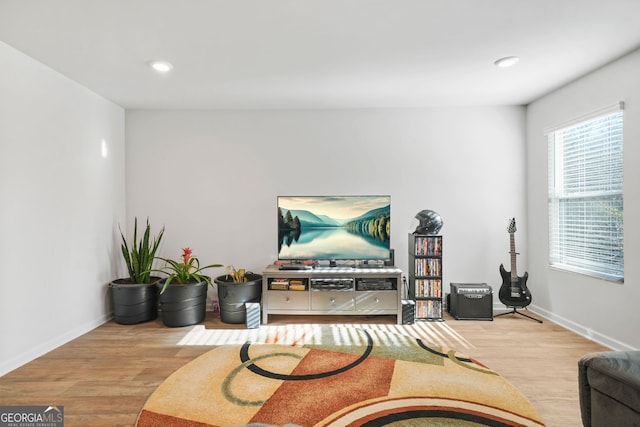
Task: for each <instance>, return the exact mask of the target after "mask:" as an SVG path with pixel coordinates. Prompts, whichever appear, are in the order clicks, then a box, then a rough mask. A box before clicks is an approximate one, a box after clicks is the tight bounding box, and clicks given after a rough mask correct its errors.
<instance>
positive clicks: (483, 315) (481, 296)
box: [449, 283, 493, 320]
mask: <svg viewBox="0 0 640 427" xmlns="http://www.w3.org/2000/svg"><path fill="white" fill-rule="evenodd" d="M450 286H451V294H450V296H449V298H450V301H449V302H450V304H451V306H450V307H449V312H450V313H451V315H452V316H453V317H454V318H455V319H457V320H493V289H491V286H489V285H487V284H486V283H451V284H450Z"/></svg>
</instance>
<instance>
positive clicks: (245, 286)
mask: <svg viewBox="0 0 640 427" xmlns="http://www.w3.org/2000/svg"><path fill="white" fill-rule="evenodd" d="M214 282H215V283H216V285H218V299H219V302H220V319H221V320H222V321H223V322H224V323H245V322H246V321H247V311H246V309H245V306H244V304H245V303H247V302H260V299H261V298H262V276H261V275H260V274H254V273H247V281H246V282H244V283H233V282H232V281H230V280H227V278H226V276H219V277H216V278H215V280H214Z"/></svg>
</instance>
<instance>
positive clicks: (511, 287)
mask: <svg viewBox="0 0 640 427" xmlns="http://www.w3.org/2000/svg"><path fill="white" fill-rule="evenodd" d="M507 231H508V232H509V239H510V245H511V247H510V250H509V254H510V255H511V271H507V270H505V269H504V265H502V264H500V275H501V276H502V286H500V291H499V292H498V298H500V302H501V303H503V304H504V305H506V306H507V307H516V308H524V307H526V306H528V305H529V304H531V292H529V289H528V288H527V279H528V278H529V273H524V276H522V277H520V276H518V272H517V271H516V255H518V253H517V252H516V241H515V237H514V234H515V232H516V219H515V218H513V219H511V221H510V222H509V227H508V228H507Z"/></svg>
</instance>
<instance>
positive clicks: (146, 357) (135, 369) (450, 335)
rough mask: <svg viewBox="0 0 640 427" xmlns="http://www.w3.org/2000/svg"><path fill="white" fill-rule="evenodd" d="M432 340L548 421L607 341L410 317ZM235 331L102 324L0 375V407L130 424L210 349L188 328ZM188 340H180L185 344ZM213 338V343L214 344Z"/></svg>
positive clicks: (569, 413)
mask: <svg viewBox="0 0 640 427" xmlns="http://www.w3.org/2000/svg"><path fill="white" fill-rule="evenodd" d="M341 322H343V323H368V324H384V325H393V324H394V323H395V316H375V317H359V316H352V317H348V316H274V315H272V316H270V319H269V325H286V324H292V323H341ZM417 326H418V328H419V329H421V330H422V332H423V334H427V335H428V336H429V337H431V338H433V339H432V341H433V342H438V341H440V342H439V343H440V344H443V345H446V346H448V347H452V348H455V349H456V350H458V351H459V352H461V353H464V354H467V355H469V356H472V357H474V358H476V359H478V360H479V361H481V362H482V363H484V364H485V365H487V366H489V367H491V368H492V369H494V370H496V371H498V372H499V373H500V374H501V375H503V376H504V377H505V378H506V379H507V380H508V381H510V382H511V383H512V384H513V385H515V386H516V387H517V388H518V389H520V391H521V392H522V393H523V394H524V395H525V396H527V397H528V398H529V400H530V401H531V402H532V404H533V405H534V407H535V408H536V409H537V410H538V412H539V413H540V415H541V416H542V418H543V419H544V421H545V423H546V424H547V425H548V426H552V427H554V426H558V427H560V426H562V427H571V426H581V425H582V424H581V422H580V412H579V402H578V382H577V363H578V359H579V358H580V357H581V356H582V355H584V354H586V353H590V352H596V351H606V350H608V349H607V348H605V347H603V346H601V345H599V344H596V343H594V342H592V341H590V340H588V339H586V338H583V337H581V336H579V335H576V334H574V333H572V332H570V331H568V330H566V329H564V328H562V327H560V326H558V325H556V324H554V323H552V322H550V321H548V320H546V319H545V320H544V323H543V324H539V323H536V322H534V321H532V320H529V319H526V318H524V317H521V316H515V315H508V316H502V317H498V318H496V319H495V320H494V321H471V320H461V321H457V320H454V319H451V318H450V317H447V320H446V321H445V322H435V323H424V324H423V323H422V322H421V323H420V324H419V325H417ZM214 329H237V330H238V332H237V333H238V334H240V333H241V332H240V331H241V330H243V329H244V327H243V325H227V324H224V323H222V322H221V321H220V319H219V317H218V316H213V315H212V314H211V313H208V314H207V319H206V320H205V322H204V327H203V326H202V325H200V326H198V327H186V328H167V327H164V326H163V324H162V321H161V320H160V319H158V320H156V321H153V322H148V323H144V324H140V325H132V326H124V325H118V324H116V323H114V322H109V323H106V324H104V325H102V326H100V327H98V328H96V329H95V330H93V331H91V332H89V333H87V334H85V335H83V336H81V337H79V338H77V339H75V340H73V341H71V342H69V343H67V344H65V345H63V346H61V347H59V348H57V349H55V350H53V351H51V352H50V353H48V354H46V355H44V356H42V357H40V358H38V359H36V360H34V361H32V362H30V363H28V364H26V365H24V366H22V367H20V368H18V369H16V370H15V371H13V372H10V373H8V374H7V375H5V376H3V377H0V405H62V406H64V409H65V425H66V426H67V427H73V426H132V425H134V424H135V421H136V418H137V415H138V413H139V411H140V409H141V408H142V406H143V404H144V403H145V401H146V399H147V398H148V397H149V395H150V394H151V393H152V392H153V390H154V389H155V388H156V387H157V386H158V384H160V383H161V382H162V381H163V380H164V379H165V378H166V377H167V376H168V375H170V374H171V373H172V372H173V371H175V370H176V369H177V368H179V367H181V366H182V365H184V364H185V363H187V362H189V361H190V360H192V359H194V358H195V357H197V356H199V355H201V354H203V353H205V352H206V351H208V350H210V349H211V343H208V344H209V345H203V344H202V343H203V342H206V341H202V342H200V341H198V339H195V338H193V337H192V335H193V334H194V331H200V332H202V331H205V332H206V331H211V330H214ZM186 339H190V340H189V342H188V343H187V342H185V340H186ZM214 344H215V343H214Z"/></svg>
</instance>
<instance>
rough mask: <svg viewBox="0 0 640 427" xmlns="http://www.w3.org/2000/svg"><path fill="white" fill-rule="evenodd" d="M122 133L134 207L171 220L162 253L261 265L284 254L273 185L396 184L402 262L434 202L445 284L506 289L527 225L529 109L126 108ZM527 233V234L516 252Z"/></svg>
mask: <svg viewBox="0 0 640 427" xmlns="http://www.w3.org/2000/svg"><path fill="white" fill-rule="evenodd" d="M126 129H127V130H126V139H127V154H126V156H127V217H128V218H132V217H133V216H138V217H147V216H149V217H150V218H151V221H152V223H153V224H154V225H155V226H157V227H159V226H161V225H165V226H166V233H165V240H164V243H163V246H162V248H161V251H160V252H161V253H160V255H161V256H165V257H172V258H178V256H179V250H180V248H181V247H184V246H190V247H191V248H192V249H193V250H194V252H195V254H196V255H198V256H199V258H200V259H201V261H202V262H205V263H213V262H217V263H222V264H233V265H235V266H236V267H240V266H242V267H246V268H248V269H250V270H253V271H256V272H260V271H261V270H262V269H263V268H264V267H265V266H266V265H267V264H269V263H271V262H273V261H274V260H275V259H276V258H277V245H276V244H277V241H276V239H277V233H276V196H277V195H332V194H390V195H391V198H392V202H391V206H392V208H391V221H392V230H391V232H392V246H393V247H394V248H395V250H396V264H397V265H398V266H399V267H401V268H402V269H403V270H404V271H405V272H406V271H407V251H408V249H407V234H408V232H409V231H410V230H409V228H410V226H411V224H412V221H413V218H414V215H415V214H416V213H417V212H419V211H420V210H422V209H432V210H435V211H437V212H439V213H440V215H441V216H442V217H443V219H444V223H445V225H444V227H443V229H442V233H443V235H444V239H445V240H444V251H445V258H444V281H445V283H446V289H447V291H448V283H449V282H487V283H489V284H491V285H494V286H497V287H496V288H495V289H496V290H497V288H499V286H500V283H501V279H500V275H499V273H498V266H499V264H500V263H508V262H509V255H508V251H509V235H508V233H507V231H506V228H507V225H508V220H509V218H510V217H514V216H515V217H516V218H517V219H518V221H522V224H526V210H525V195H524V191H525V167H524V165H525V159H524V154H525V142H524V137H525V109H524V108H523V107H482V108H437V109H396V110H326V111H325V110H322V111H271V112H269V111H250V112H233V111H226V112H204V111H188V112H170V111H128V112H127V114H126ZM526 240H527V239H526V232H525V231H521V232H518V234H517V244H518V247H519V248H520V249H523V248H524V247H525V246H526V244H527V242H526ZM522 262H523V264H521V267H522V268H523V269H524V268H525V267H526V265H525V264H524V260H523V261H522ZM519 267H520V266H519ZM212 273H217V274H222V270H221V271H219V272H212ZM210 294H213V292H211V293H210Z"/></svg>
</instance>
